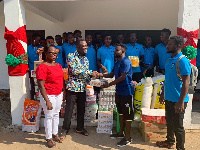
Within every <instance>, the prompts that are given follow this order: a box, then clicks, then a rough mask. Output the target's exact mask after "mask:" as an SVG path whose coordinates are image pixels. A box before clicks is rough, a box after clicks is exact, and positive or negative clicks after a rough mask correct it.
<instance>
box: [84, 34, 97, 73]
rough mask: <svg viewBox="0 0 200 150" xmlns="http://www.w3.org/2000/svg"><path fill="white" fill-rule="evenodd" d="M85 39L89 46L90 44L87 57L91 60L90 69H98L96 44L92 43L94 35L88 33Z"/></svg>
mask: <svg viewBox="0 0 200 150" xmlns="http://www.w3.org/2000/svg"><path fill="white" fill-rule="evenodd" d="M85 40H86V42H87V46H88V49H87V54H86V57H87V58H88V60H89V70H92V71H97V70H98V67H97V55H96V51H95V49H94V46H93V45H92V35H91V34H87V35H86V36H85Z"/></svg>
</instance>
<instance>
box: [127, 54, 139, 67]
mask: <svg viewBox="0 0 200 150" xmlns="http://www.w3.org/2000/svg"><path fill="white" fill-rule="evenodd" d="M128 58H129V59H130V61H131V63H132V66H133V67H139V61H140V60H139V58H138V56H128Z"/></svg>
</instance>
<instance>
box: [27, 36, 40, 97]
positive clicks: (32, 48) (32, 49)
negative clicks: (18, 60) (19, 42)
mask: <svg viewBox="0 0 200 150" xmlns="http://www.w3.org/2000/svg"><path fill="white" fill-rule="evenodd" d="M40 41H41V36H40V35H38V34H33V35H32V44H31V45H29V46H28V47H27V53H28V66H29V78H30V84H31V99H32V100H34V95H35V83H34V79H33V78H32V77H31V70H34V61H39V55H38V54H37V50H38V49H39V48H41V47H42V46H40Z"/></svg>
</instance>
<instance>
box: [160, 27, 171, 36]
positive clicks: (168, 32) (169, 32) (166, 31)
mask: <svg viewBox="0 0 200 150" xmlns="http://www.w3.org/2000/svg"><path fill="white" fill-rule="evenodd" d="M161 32H165V33H167V34H168V35H169V36H170V35H171V31H170V30H169V29H166V28H164V29H162V30H161Z"/></svg>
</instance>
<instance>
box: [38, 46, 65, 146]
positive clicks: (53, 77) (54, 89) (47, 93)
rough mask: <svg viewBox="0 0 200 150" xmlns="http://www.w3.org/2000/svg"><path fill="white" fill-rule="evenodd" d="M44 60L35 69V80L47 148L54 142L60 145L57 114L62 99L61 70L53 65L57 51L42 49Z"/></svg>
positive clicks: (58, 65)
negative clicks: (43, 114) (42, 112)
mask: <svg viewBox="0 0 200 150" xmlns="http://www.w3.org/2000/svg"><path fill="white" fill-rule="evenodd" d="M44 52H45V56H46V59H45V61H44V62H43V63H42V64H40V65H39V66H38V67H37V69H36V78H37V82H38V87H39V89H40V93H41V94H40V103H41V106H42V107H43V110H44V113H45V120H44V126H45V132H46V140H47V144H48V147H50V148H51V147H55V146H56V144H55V142H54V141H57V142H60V143H62V141H63V139H64V138H63V137H59V136H58V124H59V112H60V109H61V103H62V99H63V92H62V89H63V70H62V66H61V65H60V64H58V63H55V59H56V58H57V51H56V48H55V47H54V46H50V47H48V48H47V47H45V48H44Z"/></svg>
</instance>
